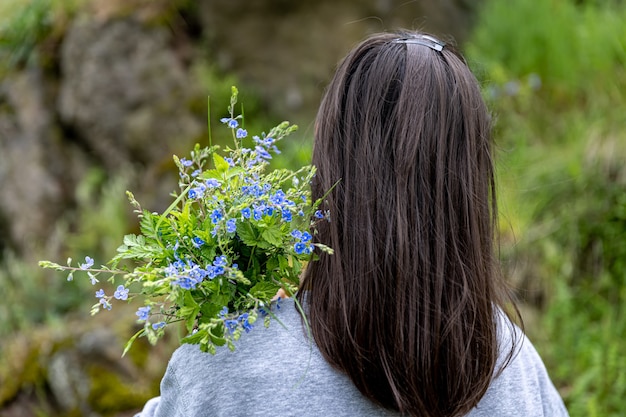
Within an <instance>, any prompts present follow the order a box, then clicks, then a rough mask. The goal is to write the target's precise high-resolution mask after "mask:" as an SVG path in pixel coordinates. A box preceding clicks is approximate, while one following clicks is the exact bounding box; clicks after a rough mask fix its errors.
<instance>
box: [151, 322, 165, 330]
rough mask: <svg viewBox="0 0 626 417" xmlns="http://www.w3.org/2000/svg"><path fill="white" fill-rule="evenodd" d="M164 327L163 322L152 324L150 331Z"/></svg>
mask: <svg viewBox="0 0 626 417" xmlns="http://www.w3.org/2000/svg"><path fill="white" fill-rule="evenodd" d="M163 327H165V322H164V321H160V322H158V323H154V324H153V325H152V330H159V329H161V328H163Z"/></svg>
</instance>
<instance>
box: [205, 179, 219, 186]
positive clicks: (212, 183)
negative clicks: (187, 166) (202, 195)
mask: <svg viewBox="0 0 626 417" xmlns="http://www.w3.org/2000/svg"><path fill="white" fill-rule="evenodd" d="M205 183H206V186H207V187H209V188H215V187H219V186H220V182H219V181H218V180H216V179H215V178H209V179H208V180H206V182H205Z"/></svg>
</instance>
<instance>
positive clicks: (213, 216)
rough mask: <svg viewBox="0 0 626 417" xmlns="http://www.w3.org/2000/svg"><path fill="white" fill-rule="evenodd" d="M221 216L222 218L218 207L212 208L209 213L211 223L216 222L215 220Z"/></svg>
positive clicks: (220, 218)
mask: <svg viewBox="0 0 626 417" xmlns="http://www.w3.org/2000/svg"><path fill="white" fill-rule="evenodd" d="M222 218H224V215H223V214H222V212H221V211H220V210H218V209H215V210H213V212H212V213H211V222H213V224H216V223H217V222H219V221H220V220H222Z"/></svg>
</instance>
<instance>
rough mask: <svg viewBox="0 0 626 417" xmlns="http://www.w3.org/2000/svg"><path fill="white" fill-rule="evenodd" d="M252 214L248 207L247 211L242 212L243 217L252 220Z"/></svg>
mask: <svg viewBox="0 0 626 417" xmlns="http://www.w3.org/2000/svg"><path fill="white" fill-rule="evenodd" d="M250 214H251V211H250V207H246V208H245V209H243V210H241V215H242V216H243V217H244V218H246V219H249V218H250Z"/></svg>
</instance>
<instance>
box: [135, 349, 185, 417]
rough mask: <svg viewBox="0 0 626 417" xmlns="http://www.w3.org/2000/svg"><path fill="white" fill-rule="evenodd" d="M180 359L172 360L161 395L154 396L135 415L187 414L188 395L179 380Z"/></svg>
mask: <svg viewBox="0 0 626 417" xmlns="http://www.w3.org/2000/svg"><path fill="white" fill-rule="evenodd" d="M178 363H179V362H178V361H173V360H172V361H170V362H169V364H168V367H167V371H166V372H165V376H164V377H163V379H162V380H161V396H159V397H155V398H152V399H151V400H149V401H148V402H147V403H146V405H145V406H144V407H143V409H142V410H141V412H140V413H138V414H135V416H134V417H182V416H187V415H188V413H187V404H186V396H185V395H183V393H182V392H181V389H180V384H179V382H178V376H177V372H178V370H177V369H176V368H177V366H178Z"/></svg>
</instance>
